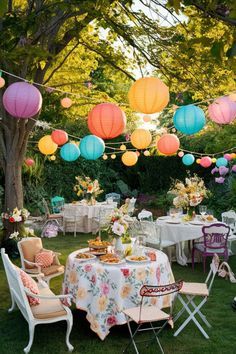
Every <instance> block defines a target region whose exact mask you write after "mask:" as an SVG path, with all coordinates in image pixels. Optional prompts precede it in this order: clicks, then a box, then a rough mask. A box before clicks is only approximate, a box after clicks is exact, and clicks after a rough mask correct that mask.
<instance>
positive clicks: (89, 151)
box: [79, 135, 105, 160]
mask: <svg viewBox="0 0 236 354" xmlns="http://www.w3.org/2000/svg"><path fill="white" fill-rule="evenodd" d="M79 148H80V152H81V156H83V157H84V158H85V159H86V160H97V159H98V158H99V157H100V156H102V155H103V153H104V151H105V144H104V141H103V140H102V139H101V138H99V137H97V136H96V135H87V136H85V137H84V138H83V139H82V140H81V141H80V145H79Z"/></svg>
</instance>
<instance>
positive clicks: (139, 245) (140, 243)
mask: <svg viewBox="0 0 236 354" xmlns="http://www.w3.org/2000/svg"><path fill="white" fill-rule="evenodd" d="M145 244H146V236H145V235H138V236H137V238H136V240H135V250H136V253H137V256H142V255H143V252H144V246H145Z"/></svg>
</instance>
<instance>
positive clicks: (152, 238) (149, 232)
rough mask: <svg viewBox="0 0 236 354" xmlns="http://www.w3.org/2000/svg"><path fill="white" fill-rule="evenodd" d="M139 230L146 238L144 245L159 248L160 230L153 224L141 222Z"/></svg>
mask: <svg viewBox="0 0 236 354" xmlns="http://www.w3.org/2000/svg"><path fill="white" fill-rule="evenodd" d="M140 228H141V230H142V233H143V234H144V235H145V236H146V245H147V246H150V247H154V248H158V249H159V248H160V229H159V228H158V227H157V225H156V224H155V222H153V221H147V220H141V221H140Z"/></svg>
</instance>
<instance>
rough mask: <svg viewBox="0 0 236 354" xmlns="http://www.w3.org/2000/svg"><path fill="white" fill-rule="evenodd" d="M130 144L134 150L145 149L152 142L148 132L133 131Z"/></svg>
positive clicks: (143, 130)
mask: <svg viewBox="0 0 236 354" xmlns="http://www.w3.org/2000/svg"><path fill="white" fill-rule="evenodd" d="M130 141H131V144H132V145H133V146H134V147H136V149H146V148H147V147H148V146H149V145H150V144H151V141H152V135H151V133H150V131H149V130H146V129H135V131H133V133H132V134H131V137H130Z"/></svg>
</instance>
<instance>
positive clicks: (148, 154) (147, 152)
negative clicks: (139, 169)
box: [143, 150, 151, 156]
mask: <svg viewBox="0 0 236 354" xmlns="http://www.w3.org/2000/svg"><path fill="white" fill-rule="evenodd" d="M143 154H144V156H150V155H151V154H150V151H149V150H145V151H144V153H143Z"/></svg>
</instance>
